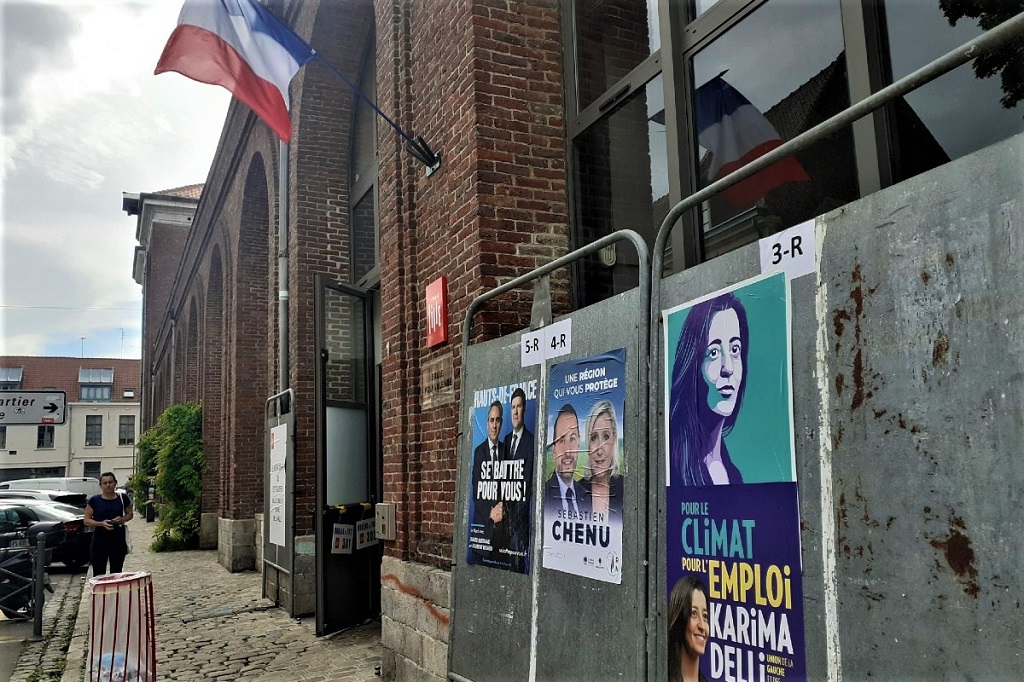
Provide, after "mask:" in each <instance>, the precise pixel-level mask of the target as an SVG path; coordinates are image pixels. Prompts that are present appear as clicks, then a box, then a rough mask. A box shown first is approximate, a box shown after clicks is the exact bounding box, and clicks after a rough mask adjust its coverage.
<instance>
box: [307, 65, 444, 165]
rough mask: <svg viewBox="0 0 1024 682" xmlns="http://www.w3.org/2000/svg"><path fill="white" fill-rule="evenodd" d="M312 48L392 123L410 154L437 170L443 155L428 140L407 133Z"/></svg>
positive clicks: (335, 74)
mask: <svg viewBox="0 0 1024 682" xmlns="http://www.w3.org/2000/svg"><path fill="white" fill-rule="evenodd" d="M310 49H311V50H313V58H314V59H316V60H317V61H318V62H320V63H321V64H323V65H324V66H325V67H326V68H327V70H328V71H330V72H331V73H332V74H334V76H335V77H336V78H337V79H338V80H340V81H341V82H342V83H344V84H345V85H347V86H348V87H349V89H351V90H352V92H354V93H355V94H356V95H357V96H358V97H359V98H360V99H362V100H363V101H364V102H366V103H367V104H368V105H369V106H370V108H371V109H373V110H374V111H375V112H377V115H378V116H380V117H381V118H383V119H384V120H385V121H387V122H388V125H390V126H391V127H392V128H394V129H395V131H396V132H397V133H398V134H399V135H401V136H402V138H403V139H404V140H405V146H406V148H407V149H408V150H409V153H410V154H412V155H413V156H414V157H416V160H417V161H419V162H420V163H422V164H423V165H425V166H426V167H427V168H429V169H430V172H433V171H435V170H437V167H438V166H439V165H440V164H441V155H440V154H436V153H435V152H434V150H432V149H431V148H430V146H429V145H427V142H426V140H424V139H423V138H422V137H420V136H417V137H416V139H415V140H414V139H413V138H412V137H411V136H410V135H409V134H408V133H406V132H405V131H404V130H402V129H401V128H400V127H399V125H398V124H397V123H395V122H394V121H392V120H391V119H390V118H388V115H387V114H385V113H384V112H383V111H381V110H380V109H378V108H377V105H376V104H374V103H373V102H372V101H370V98H369V97H367V96H366V95H364V94H363V91H362V90H360V89H359V88H357V87H356V86H355V85H354V84H353V83H352V81H350V80H349V79H348V78H345V75H344V74H343V73H341V71H338V70H337V69H336V68H334V65H333V64H331V63H330V62H329V61H327V60H326V59H324V58H323V57H322V56H320V53H319V52H317V51H316V50H315V49H313V48H310Z"/></svg>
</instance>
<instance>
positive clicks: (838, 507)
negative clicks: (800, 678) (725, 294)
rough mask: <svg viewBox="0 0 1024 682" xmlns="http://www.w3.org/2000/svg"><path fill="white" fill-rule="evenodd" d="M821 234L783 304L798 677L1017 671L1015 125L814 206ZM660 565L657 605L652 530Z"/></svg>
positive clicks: (1023, 177)
mask: <svg viewBox="0 0 1024 682" xmlns="http://www.w3.org/2000/svg"><path fill="white" fill-rule="evenodd" d="M816 237H817V242H818V256H819V263H818V272H817V273H816V274H811V275H807V276H804V277H801V278H798V279H796V280H794V281H793V282H792V289H791V299H790V300H791V307H792V349H793V351H792V363H793V364H792V367H793V370H792V373H793V402H794V433H795V447H796V460H797V481H798V486H799V494H800V516H801V540H802V558H803V591H804V623H805V647H806V665H807V674H808V679H842V678H846V679H858V680H859V679H866V678H871V677H874V678H877V679H898V680H930V679H939V678H941V679H946V678H952V679H986V680H991V679H996V680H1003V679H1017V678H1018V677H1019V673H1018V667H1019V665H1020V660H1019V659H1020V650H1021V645H1022V631H1024V627H1022V623H1024V618H1022V611H1021V598H1020V594H1021V592H1022V588H1024V585H1022V578H1021V573H1020V567H1021V566H1022V565H1024V543H1022V542H1021V540H1020V537H1021V535H1022V530H1024V528H1022V526H1024V521H1022V520H1021V516H1020V514H1019V513H1018V512H1017V509H1018V508H1019V506H1020V504H1021V502H1022V491H1024V466H1022V464H1021V461H1020V458H1021V456H1022V455H1024V448H1022V444H1024V418H1022V413H1021V404H1022V403H1024V326H1022V322H1024V295H1022V294H1024V291H1022V288H1024V284H1022V283H1024V277H1022V275H1024V136H1018V137H1017V138H1014V139H1011V140H1009V141H1007V142H1005V143H1001V144H999V145H995V146H993V147H990V148H988V149H985V150H982V151H980V152H978V153H976V154H973V155H971V156H969V157H965V158H963V159H960V160H958V161H955V162H953V163H950V164H948V165H946V166H943V167H941V168H939V169H936V170H933V171H931V172H929V173H927V174H925V175H923V176H920V177H918V178H914V179H912V180H910V181H907V182H904V183H901V184H900V185H897V186H895V187H892V188H889V189H888V190H885V191H882V192H879V193H876V194H873V195H871V196H869V197H867V198H865V199H863V200H861V201H858V202H855V203H853V204H850V205H847V206H845V207H843V208H841V209H839V210H837V211H834V212H833V213H830V214H827V215H825V216H822V217H820V218H819V219H818V220H817V221H816ZM759 271H760V266H759V262H758V247H757V245H756V244H754V245H750V246H747V247H744V248H742V249H739V250H737V251H734V252H732V253H729V254H727V255H725V256H723V257H721V258H717V259H715V260H713V261H710V262H708V263H705V264H702V265H700V266H698V267H695V268H693V269H691V270H688V271H686V272H683V273H680V274H678V275H674V276H672V277H670V278H667V279H665V280H663V282H662V283H661V286H662V288H661V307H662V308H670V307H672V306H675V305H678V304H680V303H684V302H686V301H689V300H692V299H694V298H696V297H699V296H702V295H704V294H707V293H709V292H711V291H715V290H718V289H721V288H724V287H728V286H732V285H734V284H736V283H737V282H740V281H742V280H744V279H747V278H749V277H752V276H755V275H757V274H759ZM661 335H662V329H661V328H660V326H659V328H656V329H653V330H652V337H654V338H656V339H657V340H658V342H659V345H660V342H661V338H662V336H661ZM654 367H656V368H658V369H656V370H655V372H654V373H652V381H655V380H657V381H660V380H661V379H662V375H661V373H662V372H663V371H664V370H663V368H664V355H663V349H661V348H660V347H659V357H658V358H657V362H656V363H655V364H654ZM662 390H663V389H660V388H658V387H656V388H655V393H654V395H657V396H658V400H657V401H656V404H657V406H658V414H657V416H654V415H652V428H653V429H654V432H655V433H656V434H657V442H656V443H652V451H656V452H657V453H659V454H658V457H664V454H663V453H664V443H663V442H662V439H663V433H662V432H663V427H662V424H663V421H662V420H663V412H662V410H663V409H664V406H663V405H662V402H663V400H662V399H661V397H660V396H661V391H662ZM655 419H656V420H657V421H656V422H654V420H655ZM661 475H662V474H659V476H661ZM657 493H658V495H659V500H660V503H659V510H660V514H659V525H658V527H657V532H658V533H659V535H663V533H664V488H663V481H662V485H661V486H659V489H658V490H657ZM655 566H656V571H655V575H653V576H652V583H653V584H652V595H655V597H654V599H655V602H654V603H655V606H656V608H659V609H661V608H663V605H664V603H665V586H664V576H663V574H662V572H663V571H664V567H665V538H664V537H659V538H658V556H657V562H656V564H655ZM658 622H659V626H658V627H657V628H655V633H656V634H657V637H658V638H659V639H658V641H656V642H655V645H654V647H655V649H656V651H658V652H661V653H659V655H658V656H656V659H657V658H659V657H660V656H663V655H664V647H665V641H664V627H665V622H664V614H663V613H659V621H658ZM656 665H663V663H662V662H661V661H657V664H656ZM664 673H665V671H664V668H662V669H660V670H657V671H656V673H655V674H654V676H653V677H652V679H664Z"/></svg>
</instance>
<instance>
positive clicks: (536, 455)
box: [466, 349, 627, 584]
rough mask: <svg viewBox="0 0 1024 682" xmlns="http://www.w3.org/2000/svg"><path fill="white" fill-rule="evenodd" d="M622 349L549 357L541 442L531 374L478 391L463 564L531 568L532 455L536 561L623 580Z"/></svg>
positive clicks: (589, 575)
mask: <svg viewBox="0 0 1024 682" xmlns="http://www.w3.org/2000/svg"><path fill="white" fill-rule="evenodd" d="M625 359H626V351H625V349H618V350H615V351H611V352H608V353H602V354H599V355H594V356H591V357H588V358H583V359H579V360H572V361H568V362H562V363H559V364H556V365H552V366H551V368H550V373H549V380H548V383H547V396H546V399H547V412H548V413H547V415H546V418H547V431H546V433H547V438H546V440H547V441H548V442H547V444H546V445H545V444H544V443H539V444H538V443H537V442H536V433H537V429H536V425H537V418H538V417H537V410H538V400H537V391H538V388H537V383H538V382H537V381H536V380H531V381H527V382H524V383H521V384H511V385H505V386H497V387H492V388H487V389H482V390H477V391H474V398H473V406H472V409H471V415H470V418H471V420H472V432H473V441H472V442H473V443H474V444H475V445H474V447H473V458H472V465H471V466H472V471H471V475H470V477H469V479H470V490H469V505H468V506H469V532H468V538H467V547H466V562H467V563H468V564H474V565H479V566H489V567H492V568H500V569H504V570H509V571H515V572H517V573H529V571H530V563H531V562H530V547H531V532H532V528H533V520H532V509H533V504H534V500H535V499H536V498H535V496H534V492H533V486H534V483H533V479H534V466H535V462H536V466H540V467H543V469H542V471H541V472H539V473H538V474H537V476H538V479H537V480H538V481H539V485H540V486H541V487H540V489H539V494H540V495H542V500H541V504H540V507H541V509H542V513H541V522H540V524H539V525H540V528H541V529H542V530H541V531H540V532H542V533H543V538H542V547H543V549H542V565H543V566H544V567H545V568H549V569H553V570H557V571H562V572H566V573H572V574H573V575H578V576H582V577H587V578H592V579H594V580H600V581H604V582H611V583H616V584H618V583H621V581H622V512H623V496H624V491H625V486H624V480H625V478H624V477H625V475H626V459H627V458H626V456H625V453H624V448H623V443H624V430H625V422H624V408H625V396H626V386H625V381H626V367H625Z"/></svg>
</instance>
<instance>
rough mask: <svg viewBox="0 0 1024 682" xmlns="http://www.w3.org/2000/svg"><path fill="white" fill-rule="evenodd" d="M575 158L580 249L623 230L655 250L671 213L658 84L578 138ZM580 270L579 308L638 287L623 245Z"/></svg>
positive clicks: (628, 252)
mask: <svg viewBox="0 0 1024 682" xmlns="http://www.w3.org/2000/svg"><path fill="white" fill-rule="evenodd" d="M573 155H574V169H575V175H576V178H575V187H576V190H577V191H576V198H575V201H576V215H577V224H578V225H579V226H580V235H579V240H578V242H577V246H583V245H585V244H588V243H590V242H593V241H595V240H596V239H599V238H600V237H603V236H605V235H608V234H611V233H612V232H614V231H616V230H622V229H631V230H635V231H637V232H639V233H640V234H641V235H643V236H644V238H645V239H646V240H647V242H648V244H649V245H653V243H654V236H655V234H656V232H657V228H658V227H659V226H660V224H661V221H662V219H664V217H665V215H666V214H667V213H668V209H669V208H670V206H669V199H668V167H667V151H666V147H665V114H664V98H663V92H662V79H661V77H660V76H658V77H657V78H654V79H653V80H651V81H650V82H648V83H647V85H646V86H645V87H644V89H643V90H640V91H639V92H637V93H635V94H634V95H633V96H632V97H631V98H629V99H627V100H626V101H625V102H624V103H623V104H622V105H621V106H619V107H618V108H617V109H615V111H614V112H612V113H611V114H609V115H608V116H605V117H604V118H603V119H602V120H601V121H599V122H598V123H596V124H594V125H593V126H591V127H590V128H589V129H588V130H587V131H586V132H585V133H583V134H581V135H580V136H578V137H577V138H576V139H575V141H574V143H573ZM580 268H581V270H580V273H581V275H582V282H583V286H582V287H581V292H580V300H581V305H589V304H591V303H595V302H597V301H600V300H602V299H604V298H607V297H608V296H610V295H613V294H616V293H619V292H621V291H626V290H628V289H632V288H634V287H635V286H636V285H637V268H638V263H637V258H636V253H635V251H634V250H633V248H632V247H631V246H629V245H628V244H625V243H622V244H619V245H617V247H616V249H615V250H614V251H608V252H606V253H604V254H602V255H601V256H593V257H591V258H589V259H586V260H584V261H583V262H582V264H581V266H580Z"/></svg>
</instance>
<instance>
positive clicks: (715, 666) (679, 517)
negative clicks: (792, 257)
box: [663, 273, 806, 682]
mask: <svg viewBox="0 0 1024 682" xmlns="http://www.w3.org/2000/svg"><path fill="white" fill-rule="evenodd" d="M663 323H664V324H663V329H664V337H663V341H664V345H663V348H664V349H665V374H664V376H663V384H664V387H665V400H664V405H665V423H664V434H665V436H666V437H665V438H664V442H665V443H666V452H665V466H666V474H667V475H666V480H667V482H668V483H667V489H666V509H667V518H666V537H667V556H668V567H667V568H668V570H667V579H668V584H667V586H666V587H667V590H668V605H667V606H668V609H667V615H668V623H667V626H668V657H669V661H668V672H669V680H671V681H672V682H679V681H680V680H682V679H684V678H685V679H698V677H699V676H703V678H705V679H708V680H727V679H728V680H754V679H756V680H787V681H788V680H801V679H805V678H806V670H805V659H804V623H803V589H802V581H801V556H800V516H799V503H798V496H797V484H796V459H795V448H794V434H793V409H792V406H793V399H792V381H791V366H792V363H791V350H790V349H791V344H790V298H789V285H788V282H787V281H786V278H785V275H784V273H777V274H774V275H768V276H761V277H756V278H753V279H750V280H747V281H745V282H741V283H739V284H737V285H735V286H733V287H730V288H728V289H724V290H721V291H716V292H714V293H711V294H708V295H707V296H703V297H701V298H698V299H696V300H693V301H689V302H687V303H684V304H683V305H679V306H676V307H673V308H670V309H668V310H665V311H664V313H663Z"/></svg>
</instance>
